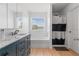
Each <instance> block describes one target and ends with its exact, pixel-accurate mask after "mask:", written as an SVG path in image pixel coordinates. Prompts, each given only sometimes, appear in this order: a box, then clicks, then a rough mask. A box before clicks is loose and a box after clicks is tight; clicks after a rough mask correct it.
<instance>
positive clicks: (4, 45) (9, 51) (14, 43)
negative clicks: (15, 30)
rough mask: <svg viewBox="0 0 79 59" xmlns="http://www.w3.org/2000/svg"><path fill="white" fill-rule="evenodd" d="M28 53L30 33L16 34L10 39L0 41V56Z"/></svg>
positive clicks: (24, 54) (25, 54)
mask: <svg viewBox="0 0 79 59" xmlns="http://www.w3.org/2000/svg"><path fill="white" fill-rule="evenodd" d="M29 54H30V34H17V35H16V36H13V37H12V38H11V39H10V40H2V41H0V56H28V55H29Z"/></svg>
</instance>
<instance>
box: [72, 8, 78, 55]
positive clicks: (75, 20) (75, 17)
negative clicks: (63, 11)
mask: <svg viewBox="0 0 79 59" xmlns="http://www.w3.org/2000/svg"><path fill="white" fill-rule="evenodd" d="M72 15H73V17H72V18H73V37H74V39H73V50H74V51H76V52H77V53H79V37H78V20H79V7H78V8H76V9H74V10H73V11H72Z"/></svg>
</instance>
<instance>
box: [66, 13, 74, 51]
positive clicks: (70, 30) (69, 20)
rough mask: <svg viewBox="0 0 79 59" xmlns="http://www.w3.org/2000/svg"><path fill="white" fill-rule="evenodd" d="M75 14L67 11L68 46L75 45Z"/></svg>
mask: <svg viewBox="0 0 79 59" xmlns="http://www.w3.org/2000/svg"><path fill="white" fill-rule="evenodd" d="M72 17H73V15H72V12H68V13H67V31H66V38H67V39H66V42H67V47H68V48H71V49H72V47H73V45H72V43H73V28H72V27H73V25H72V23H73V20H72V19H73V18H72Z"/></svg>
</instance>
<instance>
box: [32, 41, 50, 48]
mask: <svg viewBox="0 0 79 59" xmlns="http://www.w3.org/2000/svg"><path fill="white" fill-rule="evenodd" d="M49 46H50V45H49V40H31V48H49Z"/></svg>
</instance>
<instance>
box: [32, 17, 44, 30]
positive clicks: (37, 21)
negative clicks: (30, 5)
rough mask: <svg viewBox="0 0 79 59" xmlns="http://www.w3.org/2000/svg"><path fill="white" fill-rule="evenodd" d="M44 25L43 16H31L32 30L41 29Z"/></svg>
mask: <svg viewBox="0 0 79 59" xmlns="http://www.w3.org/2000/svg"><path fill="white" fill-rule="evenodd" d="M44 26H45V22H44V18H43V17H32V30H34V31H43V30H44Z"/></svg>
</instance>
